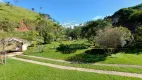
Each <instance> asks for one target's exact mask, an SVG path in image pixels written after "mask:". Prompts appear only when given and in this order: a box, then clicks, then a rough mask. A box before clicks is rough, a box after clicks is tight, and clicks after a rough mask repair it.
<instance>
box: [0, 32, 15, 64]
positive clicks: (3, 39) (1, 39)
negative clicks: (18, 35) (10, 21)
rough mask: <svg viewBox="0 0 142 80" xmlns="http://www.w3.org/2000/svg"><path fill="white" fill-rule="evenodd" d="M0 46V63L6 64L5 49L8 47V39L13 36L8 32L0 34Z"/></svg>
mask: <svg viewBox="0 0 142 80" xmlns="http://www.w3.org/2000/svg"><path fill="white" fill-rule="evenodd" d="M0 34H1V35H0V46H1V47H2V51H1V52H2V61H3V63H4V64H6V51H5V47H6V46H7V45H8V42H9V39H10V37H12V36H13V35H12V34H10V33H8V32H0Z"/></svg>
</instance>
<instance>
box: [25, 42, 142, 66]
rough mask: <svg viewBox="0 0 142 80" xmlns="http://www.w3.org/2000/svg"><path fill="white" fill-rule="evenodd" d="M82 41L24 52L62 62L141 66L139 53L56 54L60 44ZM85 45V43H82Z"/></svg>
mask: <svg viewBox="0 0 142 80" xmlns="http://www.w3.org/2000/svg"><path fill="white" fill-rule="evenodd" d="M83 42H84V41H81V42H80V41H64V42H60V43H59V42H53V43H52V44H47V45H45V48H44V52H42V53H37V52H35V50H36V49H37V48H33V47H30V48H29V50H28V51H26V52H25V54H26V55H33V56H40V57H47V58H55V59H63V60H70V59H74V60H75V61H82V62H91V61H92V62H97V63H107V64H131V65H142V52H139V53H135V52H134V53H133V52H132V53H126V52H125V53H123V52H120V53H117V54H113V55H111V56H107V57H106V56H105V57H104V56H101V55H95V54H96V53H93V54H84V53H85V51H87V50H90V49H81V50H77V51H76V52H75V53H72V54H63V53H61V52H58V51H57V50H56V48H57V47H58V46H59V45H60V44H62V43H68V44H76V43H78V44H81V43H83ZM84 43H86V42H84Z"/></svg>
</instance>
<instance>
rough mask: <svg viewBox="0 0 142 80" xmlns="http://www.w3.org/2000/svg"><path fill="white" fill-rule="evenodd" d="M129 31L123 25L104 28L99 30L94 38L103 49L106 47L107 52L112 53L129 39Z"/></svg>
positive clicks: (130, 36)
mask: <svg viewBox="0 0 142 80" xmlns="http://www.w3.org/2000/svg"><path fill="white" fill-rule="evenodd" d="M131 39H132V35H131V32H130V31H129V30H128V29H127V28H124V27H116V28H105V29H104V30H99V31H98V33H97V36H96V38H95V41H96V43H98V44H99V45H100V46H101V47H102V48H103V49H107V50H108V51H107V52H108V53H109V54H110V53H112V52H113V51H114V50H115V49H117V48H118V47H123V46H124V45H126V44H127V42H129V41H131Z"/></svg>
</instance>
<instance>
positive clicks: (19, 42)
mask: <svg viewBox="0 0 142 80" xmlns="http://www.w3.org/2000/svg"><path fill="white" fill-rule="evenodd" d="M8 41H9V42H16V48H15V50H16V51H18V52H23V51H26V50H27V49H28V46H30V44H28V43H27V42H26V41H25V40H23V39H19V38H11V39H9V40H8Z"/></svg>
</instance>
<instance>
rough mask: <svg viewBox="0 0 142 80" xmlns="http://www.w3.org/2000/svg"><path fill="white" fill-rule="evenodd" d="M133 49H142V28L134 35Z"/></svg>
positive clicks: (138, 28)
mask: <svg viewBox="0 0 142 80" xmlns="http://www.w3.org/2000/svg"><path fill="white" fill-rule="evenodd" d="M132 47H133V48H138V49H141V48H142V26H139V27H137V29H136V31H135V33H134V41H133V44H132Z"/></svg>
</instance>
